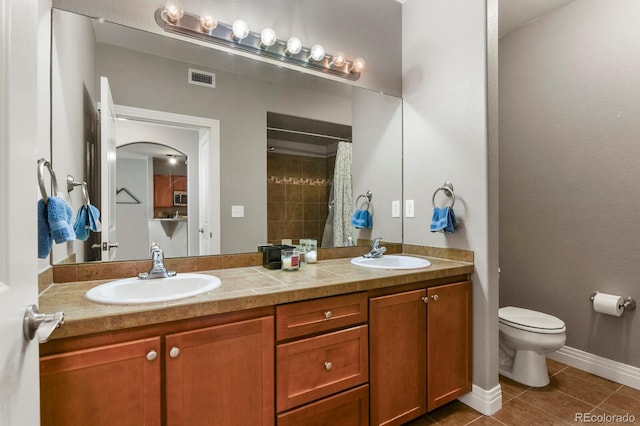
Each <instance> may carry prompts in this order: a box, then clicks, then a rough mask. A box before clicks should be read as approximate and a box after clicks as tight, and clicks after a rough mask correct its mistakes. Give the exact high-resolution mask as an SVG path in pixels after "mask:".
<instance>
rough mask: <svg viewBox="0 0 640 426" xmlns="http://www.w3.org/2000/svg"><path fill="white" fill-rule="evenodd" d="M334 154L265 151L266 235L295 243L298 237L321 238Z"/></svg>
mask: <svg viewBox="0 0 640 426" xmlns="http://www.w3.org/2000/svg"><path fill="white" fill-rule="evenodd" d="M335 159H336V157H335V156H332V157H329V158H316V157H305V156H299V155H290V154H278V153H275V152H269V153H267V238H268V240H269V242H270V243H273V244H280V243H281V240H282V239H285V238H288V239H291V240H293V243H294V244H297V243H298V240H299V239H301V238H313V239H316V240H318V244H319V245H320V243H321V241H322V232H323V231H324V225H325V222H326V219H327V212H328V201H329V193H330V191H331V182H332V181H333V170H334V165H335Z"/></svg>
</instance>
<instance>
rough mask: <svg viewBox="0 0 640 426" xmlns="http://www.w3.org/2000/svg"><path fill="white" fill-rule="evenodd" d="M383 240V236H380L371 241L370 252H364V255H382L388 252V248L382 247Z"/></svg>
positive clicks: (367, 256) (368, 256)
mask: <svg viewBox="0 0 640 426" xmlns="http://www.w3.org/2000/svg"><path fill="white" fill-rule="evenodd" d="M381 240H382V237H378V238H376V239H374V240H373V242H372V243H371V250H369V253H365V254H363V255H362V257H366V258H374V257H382V255H383V254H385V253H386V252H387V248H386V247H380V241H381Z"/></svg>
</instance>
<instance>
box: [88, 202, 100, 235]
mask: <svg viewBox="0 0 640 426" xmlns="http://www.w3.org/2000/svg"><path fill="white" fill-rule="evenodd" d="M87 207H88V208H89V209H88V210H89V212H88V216H89V230H90V231H93V232H101V231H102V223H100V210H98V209H97V208H96V207H95V206H93V205H92V204H89V205H88V206H87Z"/></svg>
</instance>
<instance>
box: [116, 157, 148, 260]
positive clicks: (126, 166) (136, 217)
mask: <svg viewBox="0 0 640 426" xmlns="http://www.w3.org/2000/svg"><path fill="white" fill-rule="evenodd" d="M148 168H149V161H148V158H137V159H136V158H121V157H120V156H118V161H117V162H116V187H117V188H127V190H129V191H131V193H132V194H134V195H135V196H136V197H137V198H138V199H139V200H140V204H129V203H118V202H116V223H117V231H118V244H119V246H118V251H117V252H116V260H135V259H146V258H148V257H149V247H150V245H149V228H148V226H147V221H148V220H149V218H150V216H149V202H150V200H152V199H153V198H149V196H148V193H149V188H150V187H151V186H153V185H149V173H148ZM116 200H123V201H124V200H126V201H129V199H128V196H127V195H126V194H124V193H121V194H120V195H118V197H117V198H116Z"/></svg>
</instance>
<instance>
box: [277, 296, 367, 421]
mask: <svg viewBox="0 0 640 426" xmlns="http://www.w3.org/2000/svg"><path fill="white" fill-rule="evenodd" d="M366 321H367V294H366V293H353V294H348V295H344V296H333V297H327V298H323V299H316V300H309V301H304V302H296V303H290V304H287V305H280V306H277V307H276V339H277V340H278V344H277V345H276V411H277V412H278V415H277V422H278V426H294V425H298V426H306V425H309V424H318V425H321V424H331V425H341V426H367V425H368V424H369V389H368V385H367V382H368V379H369V358H368V334H369V330H368V326H367V324H366Z"/></svg>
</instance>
